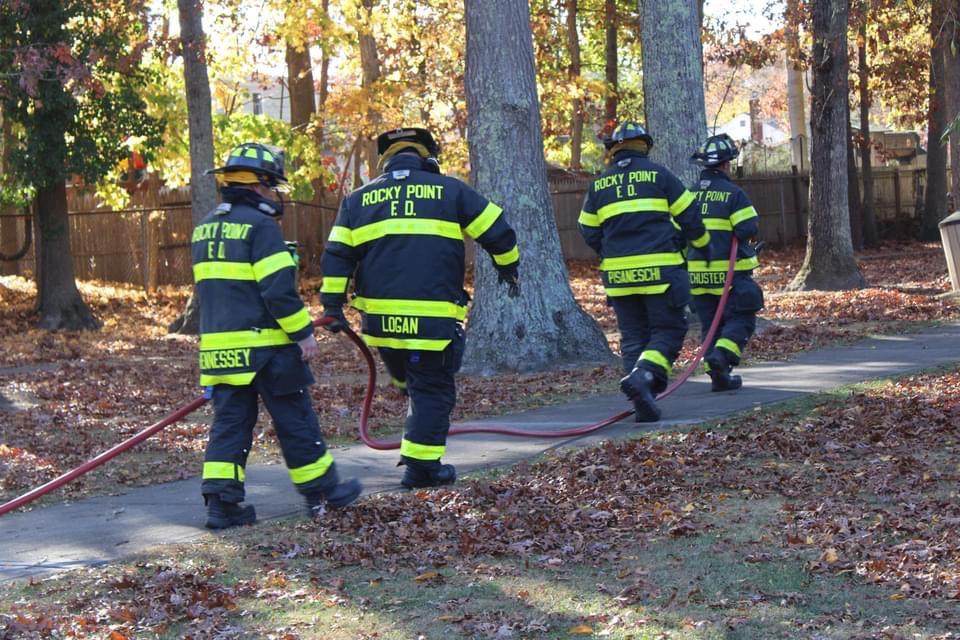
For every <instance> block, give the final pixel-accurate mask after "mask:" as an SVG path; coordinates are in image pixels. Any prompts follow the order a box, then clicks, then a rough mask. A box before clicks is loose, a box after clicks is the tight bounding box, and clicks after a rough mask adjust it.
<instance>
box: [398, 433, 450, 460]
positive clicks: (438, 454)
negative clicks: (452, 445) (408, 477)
mask: <svg viewBox="0 0 960 640" xmlns="http://www.w3.org/2000/svg"><path fill="white" fill-rule="evenodd" d="M446 450H447V447H446V445H442V444H417V443H416V442H410V441H409V440H407V439H406V438H404V439H402V440H401V441H400V455H402V456H406V457H408V458H413V459H414V460H439V459H440V458H442V457H443V454H444V452H445V451H446Z"/></svg>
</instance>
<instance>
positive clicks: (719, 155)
mask: <svg viewBox="0 0 960 640" xmlns="http://www.w3.org/2000/svg"><path fill="white" fill-rule="evenodd" d="M739 154H740V152H739V150H738V149H737V146H736V144H734V142H733V140H731V139H730V136H728V135H727V134H721V135H716V136H711V137H710V138H707V141H706V142H705V143H704V144H703V146H701V147H700V149H699V150H697V152H696V153H694V154H693V156H692V157H691V161H693V162H696V163H697V164H700V165H703V171H702V172H701V173H700V191H699V192H698V193H697V205H698V206H699V209H700V214H701V216H702V217H703V223H704V224H705V225H706V227H707V229H708V230H709V231H710V246H709V247H708V251H707V252H705V251H704V250H703V248H699V247H691V248H690V250H689V253H688V255H687V258H688V259H689V262H688V263H687V268H688V269H689V272H690V287H691V293H692V294H693V305H694V308H695V309H696V312H697V316H699V318H700V326H701V329H702V332H703V335H704V336H706V333H707V330H708V329H709V327H710V325H711V324H712V323H713V317H714V315H715V314H716V312H717V305H718V303H719V301H720V296H721V294H722V293H723V281H724V279H725V278H726V272H727V267H728V260H727V259H728V258H729V255H730V240H731V238H732V236H734V235H735V236H736V237H737V240H738V241H739V243H738V246H737V259H736V260H737V261H736V264H735V266H734V276H733V285H732V288H731V291H730V294H729V298H728V301H727V305H726V308H725V309H724V310H723V316H722V317H721V320H720V325H719V327H718V329H717V332H716V335H715V337H714V342H713V344H712V345H710V348H709V349H708V350H707V352H706V355H705V356H704V363H705V364H706V368H707V373H708V374H709V375H710V382H711V384H710V389H711V391H730V390H733V389H739V388H740V387H741V385H742V384H743V380H742V379H741V377H740V376H738V375H731V371H732V370H733V367H734V366H736V365H737V364H739V363H740V358H741V356H742V354H743V349H744V347H745V346H746V344H747V341H748V340H749V339H750V336H752V335H753V331H754V329H755V328H756V325H757V312H758V311H760V309H762V308H763V291H762V290H761V289H760V287H759V286H758V285H757V283H756V282H754V281H753V277H752V276H751V273H752V271H753V269H755V268H756V267H757V265H758V263H757V253H756V251H755V250H754V247H753V246H751V245H750V244H749V242H748V241H749V240H751V239H753V238H755V237H756V235H757V232H758V231H759V226H758V224H757V223H758V222H759V217H758V216H757V211H756V209H754V208H753V205H752V204H751V203H750V199H749V198H748V197H747V195H746V194H745V193H744V192H743V190H742V189H741V188H740V187H738V186H737V185H735V184H733V182H731V181H730V177H729V171H730V163H731V161H732V160H733V159H734V158H736V157H737V156H738V155H739ZM720 256H723V257H724V259H722V260H716V259H714V260H711V259H710V258H711V257H712V258H717V257H720Z"/></svg>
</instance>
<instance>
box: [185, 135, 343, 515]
mask: <svg viewBox="0 0 960 640" xmlns="http://www.w3.org/2000/svg"><path fill="white" fill-rule="evenodd" d="M208 173H215V174H216V176H217V182H218V186H219V189H220V196H221V199H222V203H221V204H220V205H219V206H217V207H216V208H215V209H214V210H213V211H212V212H210V213H209V214H207V216H206V217H204V218H203V219H202V220H201V221H200V223H199V224H198V225H197V226H196V227H195V228H194V230H193V237H192V254H193V276H194V280H195V282H196V288H197V296H198V297H199V300H200V384H201V385H202V386H204V387H208V389H209V388H212V399H213V410H214V417H213V425H212V426H211V428H210V437H209V441H208V443H207V451H206V455H205V456H204V462H203V482H202V485H201V491H202V492H203V497H204V500H205V502H206V504H207V523H206V526H207V527H208V528H210V529H224V528H227V527H232V526H236V525H242V524H252V523H253V522H254V521H255V520H256V513H255V510H254V508H253V506H252V505H242V504H240V503H241V502H243V499H244V475H245V472H244V469H245V467H246V463H247V456H248V455H249V453H250V447H251V446H252V444H253V429H254V427H255V426H256V422H257V414H258V412H259V406H258V405H259V400H260V399H262V400H263V403H264V405H265V406H266V408H267V411H269V412H270V415H271V417H272V418H273V423H274V428H275V430H276V433H277V437H278V439H279V441H280V448H281V450H282V452H283V457H284V460H285V462H286V465H287V469H288V470H289V473H290V479H291V480H292V481H293V484H294V486H295V487H296V489H297V491H298V492H299V493H301V494H302V495H303V496H304V498H305V501H306V504H307V510H308V512H309V513H311V514H314V513H316V512H318V511H319V510H321V509H323V505H324V504H325V503H326V504H328V505H330V506H331V507H344V506H346V505H348V504H350V503H351V502H353V501H354V500H356V499H357V497H358V496H359V495H360V492H361V486H360V483H359V482H358V481H356V480H350V481H348V482H343V483H341V482H340V480H339V478H338V475H337V469H336V465H335V464H334V462H333V456H331V454H330V452H329V451H327V448H326V445H325V443H324V440H323V436H322V435H321V433H320V426H319V424H318V421H317V415H316V413H315V412H314V410H313V405H312V404H311V402H310V394H309V393H308V387H309V385H311V384H313V382H314V380H313V375H312V373H311V371H310V367H309V365H308V364H307V361H308V359H309V358H310V357H312V356H314V355H316V354H317V352H318V347H317V341H316V338H315V337H314V334H313V322H312V320H311V318H310V314H309V313H308V312H307V309H306V307H305V306H304V304H303V302H302V301H301V299H300V295H299V293H298V292H297V288H296V284H295V270H296V269H295V266H294V259H293V257H292V256H291V253H290V251H289V250H288V247H287V245H286V244H285V243H284V241H283V237H282V235H281V232H280V225H279V219H280V216H281V215H283V200H282V198H281V197H280V196H279V193H278V192H279V191H280V190H281V189H285V188H286V185H287V180H286V176H285V174H284V157H283V152H282V151H281V150H279V149H276V148H273V147H268V146H265V145H261V144H256V143H245V144H241V145H239V146H238V147H236V148H234V149H233V150H232V151H231V152H230V156H229V158H228V159H227V162H226V164H225V165H224V166H223V167H220V168H217V169H211V170H210V171H209V172H208Z"/></svg>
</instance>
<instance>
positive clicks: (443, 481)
mask: <svg viewBox="0 0 960 640" xmlns="http://www.w3.org/2000/svg"><path fill="white" fill-rule="evenodd" d="M401 465H404V466H406V469H404V471H403V478H402V479H401V480H400V484H402V485H403V486H404V487H406V488H407V489H423V488H426V487H440V486H443V485H447V484H453V483H454V482H456V480H457V470H456V469H455V468H454V466H453V465H452V464H441V463H440V461H439V460H416V459H414V458H408V457H407V456H400V462H398V463H397V466H398V467H399V466H401Z"/></svg>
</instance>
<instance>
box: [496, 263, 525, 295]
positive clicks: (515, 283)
mask: <svg viewBox="0 0 960 640" xmlns="http://www.w3.org/2000/svg"><path fill="white" fill-rule="evenodd" d="M503 283H507V287H509V288H508V289H507V297H509V298H517V297H519V296H520V274H519V273H518V272H517V267H515V266H514V267H508V268H506V269H498V270H497V284H503Z"/></svg>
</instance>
